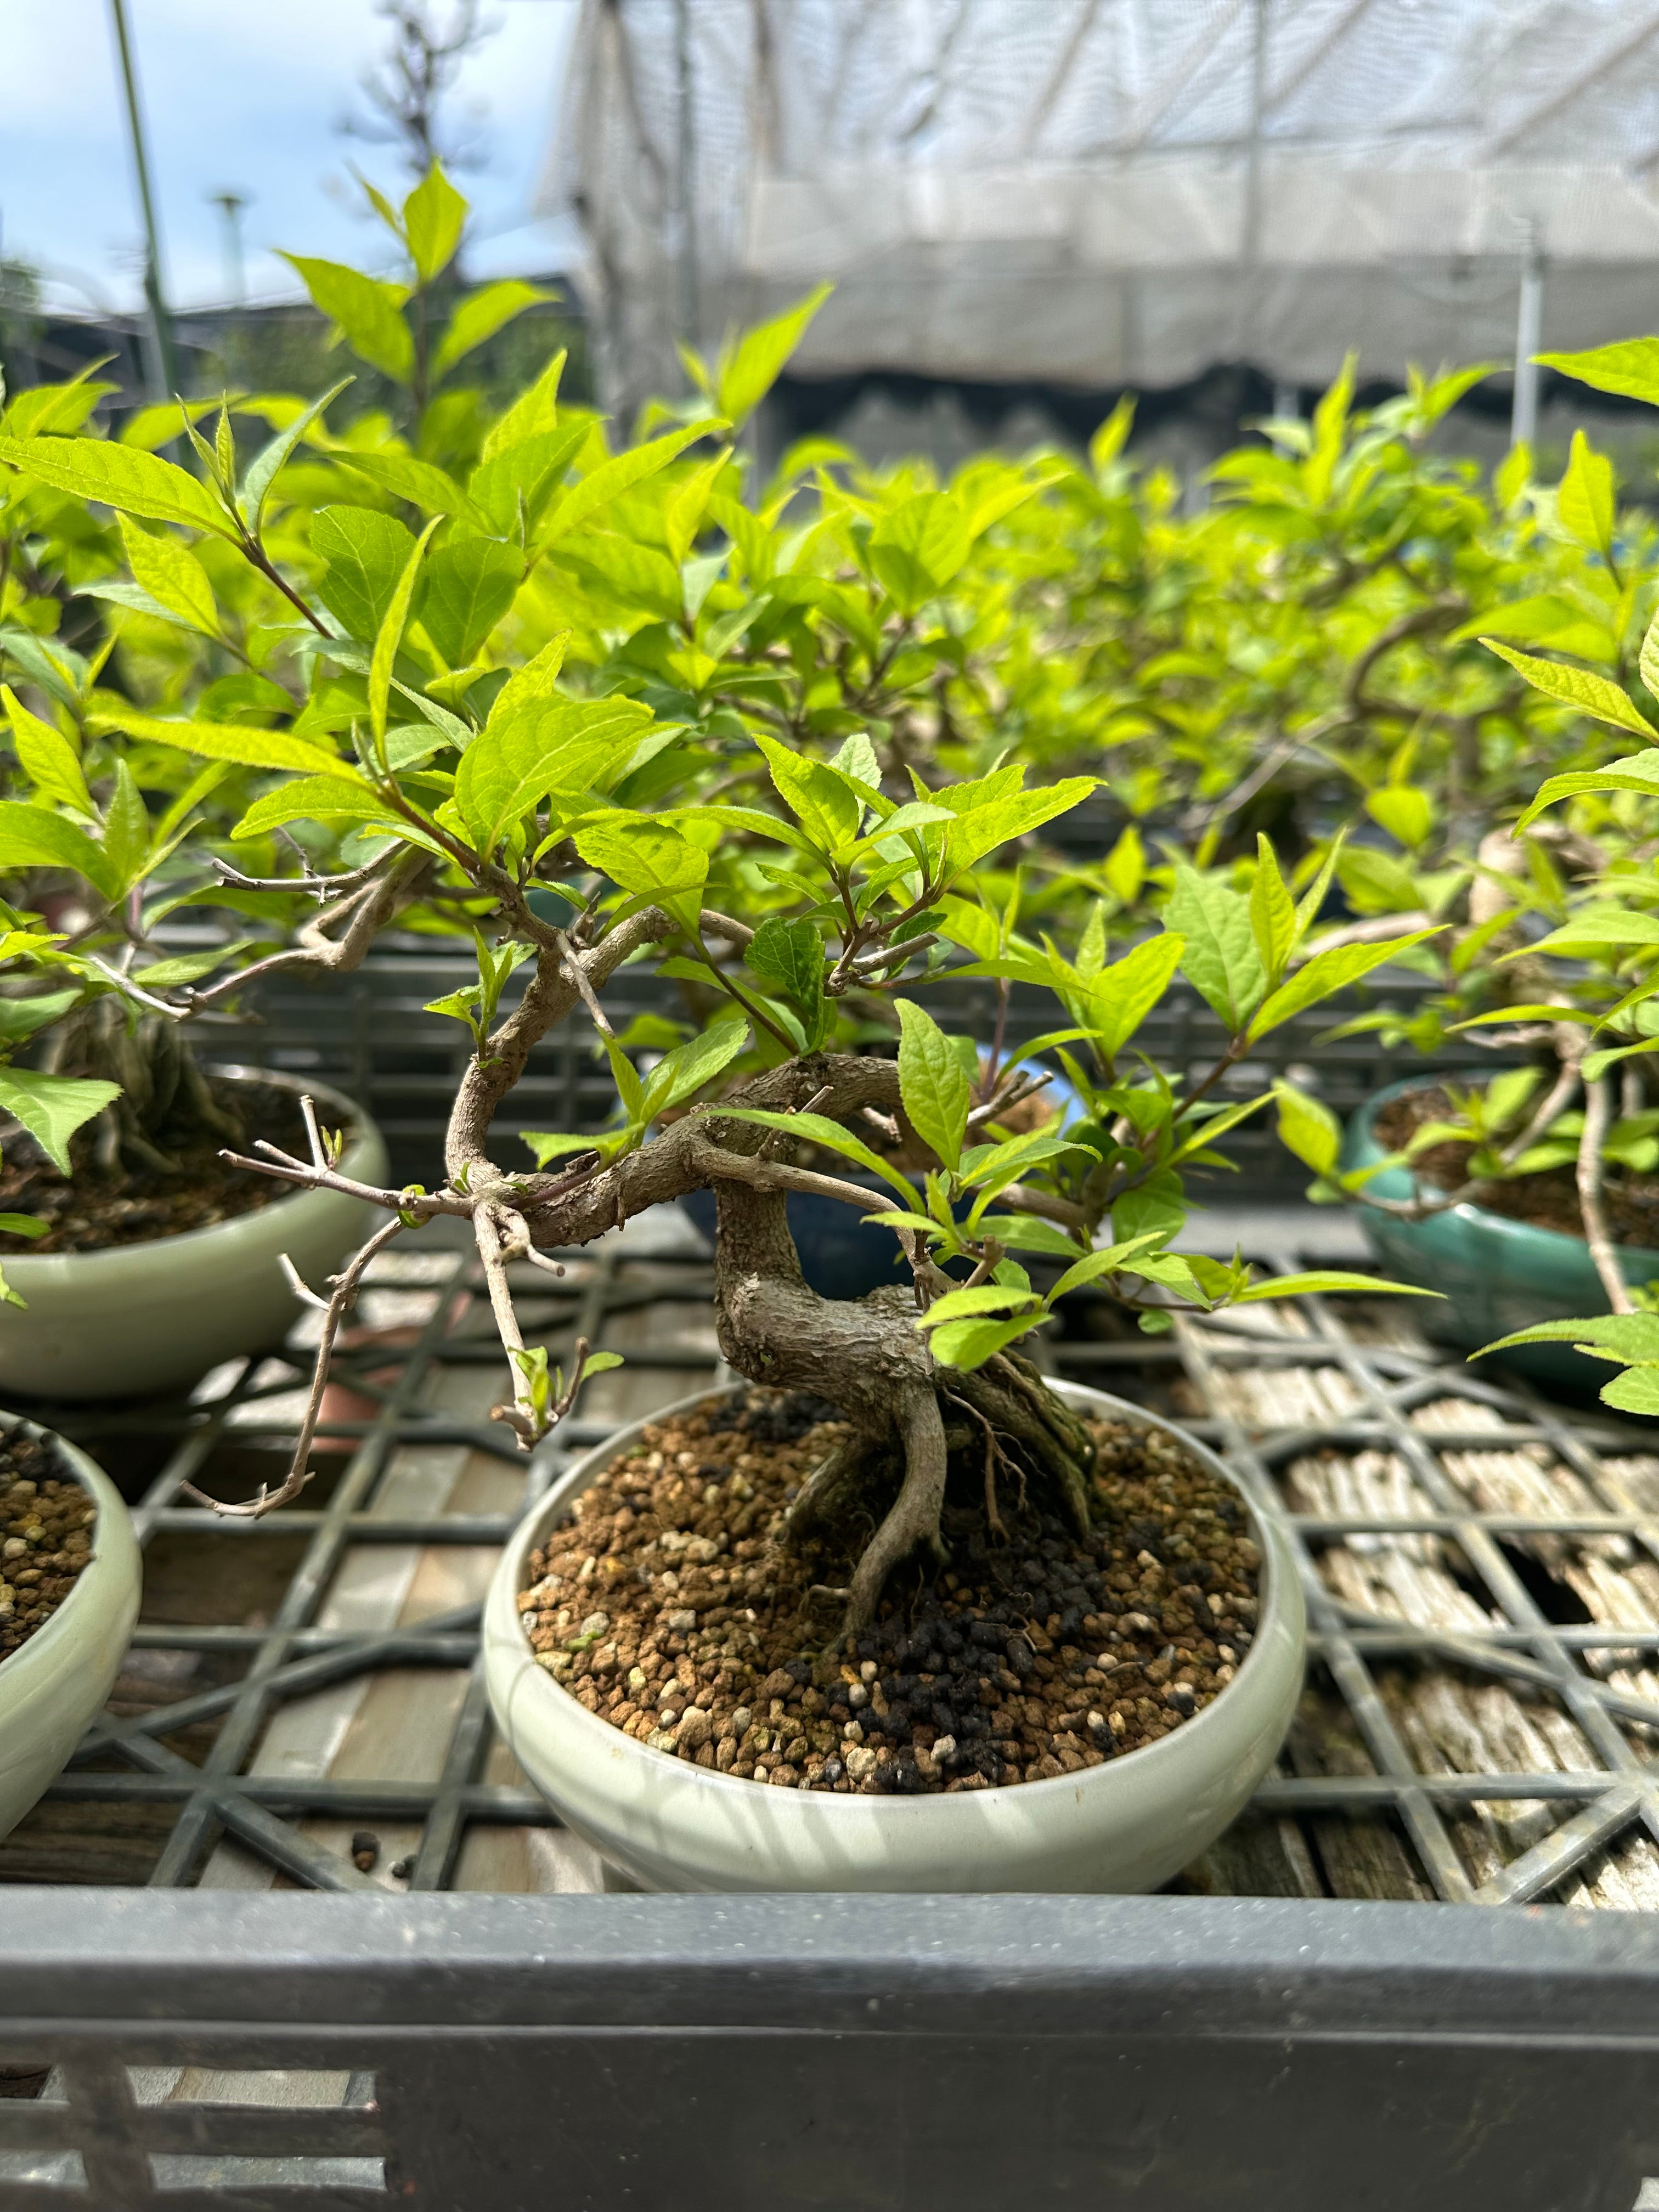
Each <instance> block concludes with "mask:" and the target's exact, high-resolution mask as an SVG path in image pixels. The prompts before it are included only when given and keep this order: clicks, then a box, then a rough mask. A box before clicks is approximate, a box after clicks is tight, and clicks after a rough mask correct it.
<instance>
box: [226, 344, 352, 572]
mask: <svg viewBox="0 0 1659 2212" xmlns="http://www.w3.org/2000/svg"><path fill="white" fill-rule="evenodd" d="M355 383H356V378H355V377H350V376H343V377H342V378H341V379H340V380H339V382H338V383H337V384H336V385H334V386H331V388H330V389H329V390H328V391H327V392H324V394H323V396H322V398H320V399H313V401H312V403H311V404H310V406H309V407H307V408H305V409H303V410H301V413H299V414H298V415H296V416H295V418H294V420H293V421H292V422H290V423H289V425H288V426H287V428H285V429H282V430H279V431H278V432H277V433H276V436H275V437H274V438H273V439H272V440H271V441H270V444H269V445H267V446H264V447H261V448H260V450H259V451H258V453H256V454H255V455H254V457H253V459H252V460H251V461H250V462H249V464H248V470H247V474H246V476H245V477H243V478H242V489H241V493H240V501H239V503H240V507H241V510H242V520H243V521H244V522H246V525H247V526H248V528H249V529H250V530H251V531H252V532H253V534H254V536H255V537H256V538H257V537H258V534H259V529H260V526H261V524H262V523H263V521H264V512H265V501H267V500H268V499H269V498H270V487H271V485H272V484H273V483H275V482H276V476H277V472H278V471H279V470H281V469H282V468H283V465H285V464H286V463H287V462H288V460H289V459H290V458H291V457H292V455H293V453H294V449H295V447H296V446H297V445H298V444H299V442H300V441H301V438H303V437H304V436H305V435H306V432H307V430H308V429H310V428H311V426H312V424H313V422H318V421H319V419H320V418H321V417H322V416H324V415H325V414H326V413H327V412H328V410H329V409H330V408H331V406H332V405H333V404H334V402H335V401H336V400H337V398H339V396H340V394H341V393H342V392H343V391H344V390H345V388H346V386H348V385H349V384H355Z"/></svg>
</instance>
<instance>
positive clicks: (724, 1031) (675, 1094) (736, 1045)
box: [641, 1014, 749, 1121]
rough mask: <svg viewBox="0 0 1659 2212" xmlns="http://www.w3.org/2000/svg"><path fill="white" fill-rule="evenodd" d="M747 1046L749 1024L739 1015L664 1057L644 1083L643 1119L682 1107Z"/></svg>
mask: <svg viewBox="0 0 1659 2212" xmlns="http://www.w3.org/2000/svg"><path fill="white" fill-rule="evenodd" d="M748 1042H749V1024H748V1022H747V1021H746V1020H745V1019H744V1017H743V1016H742V1015H741V1014H738V1015H737V1016H736V1017H735V1018H732V1019H731V1020H727V1021H722V1022H717V1023H715V1024H714V1027H713V1028H712V1029H707V1030H704V1031H703V1033H702V1036H695V1037H692V1038H691V1039H690V1041H689V1042H687V1043H685V1044H681V1045H676V1046H675V1048H674V1049H673V1050H672V1052H667V1053H665V1054H663V1056H662V1058H661V1059H660V1060H659V1061H658V1062H657V1064H656V1066H654V1067H653V1069H652V1071H651V1073H650V1074H649V1075H647V1078H646V1079H645V1102H644V1109H643V1113H642V1116H641V1118H642V1119H643V1120H645V1121H654V1120H655V1119H656V1117H657V1115H659V1114H666V1113H668V1112H669V1111H670V1110H671V1109H672V1108H674V1107H676V1106H679V1105H683V1104H684V1102H685V1101H686V1100H687V1099H688V1098H690V1097H692V1096H693V1095H694V1094H695V1093H696V1092H697V1091H701V1090H702V1087H703V1085H705V1084H706V1083H712V1082H713V1081H714V1078H715V1077H716V1076H717V1075H718V1074H719V1073H720V1070H721V1069H722V1068H723V1067H728V1066H730V1065H731V1063H732V1061H733V1060H735V1059H736V1058H737V1056H738V1054H739V1053H740V1052H741V1051H742V1050H743V1049H744V1047H745V1045H747V1043H748Z"/></svg>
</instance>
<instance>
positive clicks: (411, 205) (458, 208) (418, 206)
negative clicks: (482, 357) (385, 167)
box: [319, 161, 466, 304]
mask: <svg viewBox="0 0 1659 2212" xmlns="http://www.w3.org/2000/svg"><path fill="white" fill-rule="evenodd" d="M465 223H466V202H465V200H464V199H463V198H462V197H461V195H460V194H459V192H458V191H456V189H455V187H454V185H452V184H451V183H450V181H449V179H448V178H447V176H445V174H444V173H443V169H442V167H441V164H440V163H438V162H436V161H435V162H434V163H433V164H432V167H430V168H429V169H428V171H427V173H426V174H425V176H423V177H422V179H421V181H420V183H419V184H418V185H416V187H415V189H414V191H412V192H410V195H409V197H408V198H407V199H406V200H405V201H404V238H405V239H406V240H407V241H408V244H409V258H410V260H411V261H412V262H413V263H414V264H415V268H416V274H417V275H418V276H419V277H420V280H421V282H422V284H429V283H431V282H432V280H433V278H434V277H435V276H437V275H439V274H440V272H441V271H442V270H445V269H447V268H448V266H449V264H450V263H451V262H452V261H453V259H454V258H455V249H456V247H457V246H459V244H460V242H461V232H462V230H463V228H465ZM319 304H320V303H319Z"/></svg>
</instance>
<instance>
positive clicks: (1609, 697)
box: [1480, 637, 1659, 819]
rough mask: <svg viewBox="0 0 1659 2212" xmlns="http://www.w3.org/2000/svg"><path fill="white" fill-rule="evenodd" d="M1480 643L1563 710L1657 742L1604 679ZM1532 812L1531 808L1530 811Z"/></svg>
mask: <svg viewBox="0 0 1659 2212" xmlns="http://www.w3.org/2000/svg"><path fill="white" fill-rule="evenodd" d="M1480 642H1481V644H1482V645H1484V646H1485V647H1486V648H1487V649H1488V651H1489V652H1492V653H1496V654H1497V655H1498V658H1499V659H1500V660H1507V661H1508V662H1509V664H1510V667H1511V668H1513V669H1516V671H1519V673H1520V674H1521V675H1522V676H1524V677H1525V678H1526V679H1527V681H1528V684H1531V685H1532V687H1533V689H1534V690H1535V691H1541V692H1542V693H1543V694H1544V695H1545V696H1546V697H1547V698H1549V699H1559V700H1560V701H1561V702H1563V703H1564V704H1565V705H1566V706H1569V707H1576V708H1577V709H1578V711H1579V712H1580V714H1593V715H1595V718H1596V720H1598V721H1602V722H1611V723H1612V725H1613V727H1614V729H1616V730H1632V731H1634V732H1635V733H1636V735H1637V736H1638V738H1659V730H1656V729H1655V728H1654V726H1653V725H1652V723H1651V722H1650V721H1649V720H1648V719H1647V717H1646V715H1645V714H1640V713H1638V710H1637V709H1636V708H1635V707H1634V706H1632V703H1631V702H1630V700H1629V699H1627V698H1626V696H1625V694H1624V693H1623V692H1622V691H1621V690H1620V689H1619V686H1618V685H1617V684H1612V683H1609V682H1608V680H1607V678H1606V677H1605V676H1596V675H1595V674H1593V673H1592V672H1591V671H1590V670H1589V669H1588V668H1569V667H1568V666H1567V665H1565V662H1562V661H1556V660H1540V659H1538V658H1537V656H1536V655H1535V654H1534V653H1520V652H1517V651H1516V648H1515V647H1514V646H1512V645H1505V644H1504V641H1503V640H1502V639H1501V638H1496V637H1483V638H1482V639H1481V641H1480ZM1532 811H1533V812H1536V811H1537V808H1536V805H1535V804H1534V808H1533V810H1532ZM1528 819H1530V816H1528Z"/></svg>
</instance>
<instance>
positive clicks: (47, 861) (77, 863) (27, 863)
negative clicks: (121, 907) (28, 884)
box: [0, 799, 121, 899]
mask: <svg viewBox="0 0 1659 2212" xmlns="http://www.w3.org/2000/svg"><path fill="white" fill-rule="evenodd" d="M19 868H69V869H71V870H73V872H75V873H76V875H79V876H84V877H85V878H86V879H87V881H88V883H89V884H91V885H92V887H93V889H94V890H96V891H99V892H100V893H101V894H102V895H103V896H104V897H105V898H106V899H113V898H118V896H120V890H121V887H120V885H119V884H118V883H117V882H116V880H115V877H114V873H113V871H112V869H111V867H110V865H109V862H108V861H107V860H106V858H105V856H104V850H103V848H102V847H101V846H100V845H94V842H93V841H92V839H91V838H90V837H88V835H87V833H86V831H85V830H84V829H76V826H75V824H74V823H72V822H66V821H65V820H64V817H63V816H62V815H61V814H54V813H53V812H52V810H51V809H50V808H49V807H45V806H26V805H23V804H22V803H21V801H20V800H18V799H0V877H3V876H9V875H12V874H14V873H15V872H16V870H17V869H19Z"/></svg>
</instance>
